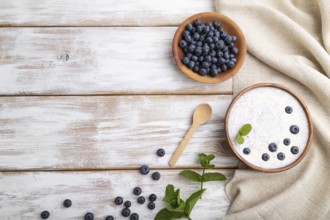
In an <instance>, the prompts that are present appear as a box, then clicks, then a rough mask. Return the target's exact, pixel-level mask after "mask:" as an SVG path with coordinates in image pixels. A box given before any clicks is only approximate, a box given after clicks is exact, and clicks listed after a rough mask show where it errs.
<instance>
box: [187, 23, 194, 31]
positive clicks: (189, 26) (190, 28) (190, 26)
mask: <svg viewBox="0 0 330 220" xmlns="http://www.w3.org/2000/svg"><path fill="white" fill-rule="evenodd" d="M193 28H194V27H193V26H192V24H187V26H186V30H187V31H192V29H193Z"/></svg>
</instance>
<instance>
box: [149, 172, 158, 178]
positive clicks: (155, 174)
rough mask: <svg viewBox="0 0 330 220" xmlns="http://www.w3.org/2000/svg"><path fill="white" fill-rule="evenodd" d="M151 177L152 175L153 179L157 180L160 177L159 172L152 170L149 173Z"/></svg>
mask: <svg viewBox="0 0 330 220" xmlns="http://www.w3.org/2000/svg"><path fill="white" fill-rule="evenodd" d="M151 177H152V179H153V180H159V179H160V173H159V172H154V173H153V174H152V175H151Z"/></svg>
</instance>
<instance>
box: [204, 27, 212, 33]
mask: <svg viewBox="0 0 330 220" xmlns="http://www.w3.org/2000/svg"><path fill="white" fill-rule="evenodd" d="M209 31H210V27H208V26H204V27H203V33H204V34H207V33H208V32H209Z"/></svg>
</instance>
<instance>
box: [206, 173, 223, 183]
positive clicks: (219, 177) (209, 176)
mask: <svg viewBox="0 0 330 220" xmlns="http://www.w3.org/2000/svg"><path fill="white" fill-rule="evenodd" d="M226 179H227V178H226V176H225V175H223V174H222V173H204V174H203V176H202V181H203V182H208V181H225V180H226Z"/></svg>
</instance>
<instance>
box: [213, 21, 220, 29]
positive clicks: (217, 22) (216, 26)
mask: <svg viewBox="0 0 330 220" xmlns="http://www.w3.org/2000/svg"><path fill="white" fill-rule="evenodd" d="M213 24H214V27H215V28H219V27H220V26H221V23H220V21H215V22H214V23H213Z"/></svg>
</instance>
